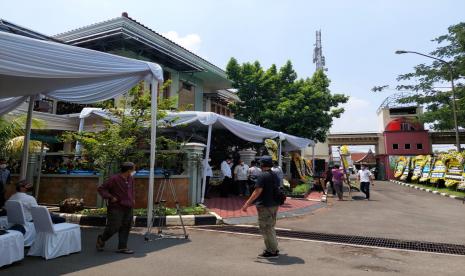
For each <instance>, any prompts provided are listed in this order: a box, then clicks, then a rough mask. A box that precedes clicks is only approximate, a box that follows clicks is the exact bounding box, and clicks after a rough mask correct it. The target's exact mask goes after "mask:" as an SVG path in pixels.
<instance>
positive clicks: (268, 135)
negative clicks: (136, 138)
mask: <svg viewBox="0 0 465 276" xmlns="http://www.w3.org/2000/svg"><path fill="white" fill-rule="evenodd" d="M163 121H165V122H167V123H170V125H171V126H173V127H183V126H189V125H190V126H192V125H197V126H199V127H202V126H203V127H205V128H208V134H207V147H206V152H205V158H204V164H203V168H204V171H203V178H202V198H201V202H202V203H203V202H204V199H205V184H206V179H207V177H206V169H207V162H208V158H209V156H210V146H211V136H212V128H218V129H227V130H229V131H230V132H232V133H233V134H234V135H236V136H238V137H239V138H241V139H244V140H246V141H250V142H254V143H262V142H263V141H264V140H265V139H275V138H278V139H279V154H278V156H279V164H280V166H281V165H282V164H281V163H282V162H281V151H282V150H284V151H292V150H300V149H303V148H306V147H308V146H314V145H315V143H314V142H313V141H312V140H310V139H306V138H301V137H297V136H293V135H290V134H286V133H283V132H279V131H274V130H270V129H267V128H264V127H260V126H256V125H253V124H250V123H246V122H243V121H239V120H236V119H233V118H229V117H226V116H223V115H219V114H216V113H213V112H196V111H187V112H169V113H168V114H167V116H166V117H165V118H163ZM283 142H284V146H283Z"/></svg>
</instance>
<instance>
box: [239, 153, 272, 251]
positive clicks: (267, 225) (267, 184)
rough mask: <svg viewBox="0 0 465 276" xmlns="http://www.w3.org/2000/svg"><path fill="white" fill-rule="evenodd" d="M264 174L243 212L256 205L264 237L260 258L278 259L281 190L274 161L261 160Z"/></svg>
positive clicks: (265, 158) (268, 158) (266, 158)
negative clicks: (276, 226)
mask: <svg viewBox="0 0 465 276" xmlns="http://www.w3.org/2000/svg"><path fill="white" fill-rule="evenodd" d="M260 164H261V167H262V171H263V172H262V174H260V176H259V177H258V179H257V183H256V185H255V190H254V192H253V193H252V195H251V196H250V197H249V199H247V201H246V202H245V203H244V205H243V206H242V211H243V212H247V209H248V208H249V207H250V206H252V205H253V204H255V206H256V208H257V213H258V226H259V228H260V231H261V233H262V235H263V240H264V242H265V250H264V251H263V253H262V254H260V255H259V256H258V257H259V258H266V259H269V258H278V257H279V250H278V240H277V239H276V230H275V225H276V216H277V213H278V207H279V203H278V202H277V200H276V191H277V190H278V189H279V178H278V176H277V175H276V174H275V173H274V172H272V171H271V168H272V167H273V160H272V159H271V157H270V156H264V157H262V158H261V160H260Z"/></svg>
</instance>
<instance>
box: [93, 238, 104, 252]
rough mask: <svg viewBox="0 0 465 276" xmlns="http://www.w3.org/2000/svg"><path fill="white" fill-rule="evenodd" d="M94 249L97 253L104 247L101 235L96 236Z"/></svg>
mask: <svg viewBox="0 0 465 276" xmlns="http://www.w3.org/2000/svg"><path fill="white" fill-rule="evenodd" d="M95 247H96V248H97V251H103V248H104V247H105V242H104V241H103V240H102V235H98V237H97V243H96V244H95Z"/></svg>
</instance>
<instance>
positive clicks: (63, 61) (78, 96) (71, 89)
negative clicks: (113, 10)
mask: <svg viewBox="0 0 465 276" xmlns="http://www.w3.org/2000/svg"><path fill="white" fill-rule="evenodd" d="M0 49H1V50H0V98H3V99H0V115H1V114H5V113H7V112H9V111H11V110H12V109H14V108H16V107H17V106H19V105H20V104H21V103H22V102H24V100H25V98H24V96H30V95H39V94H42V95H45V96H48V97H50V98H54V99H57V100H62V101H68V102H73V103H81V104H88V103H95V102H99V101H104V100H108V99H111V98H114V97H116V96H118V95H121V94H123V93H125V92H127V91H128V90H129V89H130V88H132V87H133V86H134V85H135V84H136V83H138V82H139V81H141V80H144V79H147V80H149V79H151V78H155V79H156V80H158V81H160V82H162V81H163V70H162V68H161V67H160V66H159V65H158V64H155V63H151V62H146V61H140V60H134V59H129V58H125V57H121V56H116V55H111V54H107V53H103V52H98V51H94V50H89V49H84V48H79V47H74V46H70V45H66V44H60V43H57V42H51V41H43V40H37V39H33V38H28V37H24V36H19V35H15V34H10V33H6V32H0Z"/></svg>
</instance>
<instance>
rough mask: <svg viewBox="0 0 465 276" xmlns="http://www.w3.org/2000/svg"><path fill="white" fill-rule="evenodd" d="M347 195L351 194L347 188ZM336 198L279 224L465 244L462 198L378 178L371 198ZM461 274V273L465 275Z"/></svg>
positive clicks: (299, 227)
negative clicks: (305, 213) (312, 210)
mask: <svg viewBox="0 0 465 276" xmlns="http://www.w3.org/2000/svg"><path fill="white" fill-rule="evenodd" d="M345 195H346V197H345V199H349V198H348V195H347V193H346V194H345ZM362 195H363V194H362V193H358V192H356V193H353V196H354V197H355V199H357V200H352V201H335V199H333V198H329V204H328V207H327V208H321V209H318V210H317V211H315V212H314V213H313V214H309V215H305V216H301V217H296V218H289V219H285V220H279V221H278V227H282V228H290V229H294V230H302V231H315V232H325V233H337V234H352V235H363V236H373V237H389V238H397V239H409V240H420V241H431V242H447V243H458V244H465V205H464V204H462V201H459V200H454V199H450V198H445V197H443V196H440V195H435V194H431V193H426V192H424V191H419V190H415V189H412V188H407V187H404V186H400V185H397V184H394V183H390V182H376V183H375V186H372V187H371V200H370V201H367V200H362V198H363V197H362ZM463 275H465V272H464V274H463Z"/></svg>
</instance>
